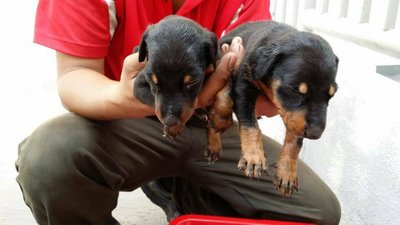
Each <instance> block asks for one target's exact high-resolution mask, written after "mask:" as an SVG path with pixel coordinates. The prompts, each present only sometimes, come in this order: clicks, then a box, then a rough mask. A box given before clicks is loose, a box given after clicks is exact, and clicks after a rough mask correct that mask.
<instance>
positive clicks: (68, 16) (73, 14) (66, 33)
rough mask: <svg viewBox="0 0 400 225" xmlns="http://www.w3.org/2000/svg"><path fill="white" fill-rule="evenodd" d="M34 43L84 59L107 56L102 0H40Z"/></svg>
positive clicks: (107, 34)
mask: <svg viewBox="0 0 400 225" xmlns="http://www.w3.org/2000/svg"><path fill="white" fill-rule="evenodd" d="M34 42H35V43H38V44H41V45H44V46H46V47H49V48H52V49H54V50H57V51H60V52H63V53H66V54H70V55H74V56H79V57H87V58H102V57H104V56H106V54H107V49H108V46H109V42H110V16H109V13H108V5H107V3H106V1H105V0H79V1H77V0H40V1H39V3H38V6H37V11H36V20H35V32H34Z"/></svg>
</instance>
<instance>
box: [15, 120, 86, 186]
mask: <svg viewBox="0 0 400 225" xmlns="http://www.w3.org/2000/svg"><path fill="white" fill-rule="evenodd" d="M75 120H76V119H71V118H69V117H61V118H56V119H54V120H51V121H49V122H47V123H45V124H43V125H42V126H40V127H39V128H37V129H36V130H35V131H34V132H33V133H32V134H31V135H30V136H29V137H28V138H27V139H25V140H24V141H23V142H22V143H21V144H20V146H19V156H18V159H17V162H16V167H17V170H18V172H19V176H18V180H19V182H20V183H29V184H30V185H29V186H30V187H32V188H34V185H33V183H34V182H30V181H32V180H36V181H38V182H35V183H39V181H40V183H41V184H42V185H46V184H45V183H46V182H49V184H48V185H50V183H51V185H57V183H58V182H54V181H55V180H54V179H63V175H64V174H65V171H66V170H73V168H71V167H73V166H74V163H73V162H74V161H75V160H73V159H74V158H77V155H79V154H82V153H81V151H82V150H83V149H87V148H85V147H83V146H85V145H86V146H88V141H85V137H84V135H83V133H84V131H83V130H82V128H83V126H82V125H79V123H80V122H79V121H75ZM85 142H86V143H85ZM25 180H27V181H29V182H25ZM37 188H41V187H40V186H39V187H37Z"/></svg>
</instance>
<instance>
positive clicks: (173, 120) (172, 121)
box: [164, 115, 179, 127]
mask: <svg viewBox="0 0 400 225" xmlns="http://www.w3.org/2000/svg"><path fill="white" fill-rule="evenodd" d="M164 124H165V125H167V126H169V127H173V126H176V125H178V124H179V118H177V117H175V116H172V115H168V116H167V117H165V118H164Z"/></svg>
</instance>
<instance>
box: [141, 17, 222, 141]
mask: <svg viewBox="0 0 400 225" xmlns="http://www.w3.org/2000/svg"><path fill="white" fill-rule="evenodd" d="M217 48H218V43H217V38H216V37H215V35H214V34H213V33H211V32H209V31H207V30H206V29H204V28H202V27H200V25H198V24H197V23H195V22H194V21H192V20H189V19H186V18H183V17H179V16H169V17H166V18H165V19H163V20H161V21H160V22H159V23H157V24H155V25H151V26H149V27H148V29H147V30H146V31H145V33H144V34H143V35H142V40H141V43H140V47H139V61H144V60H145V59H147V64H146V67H145V68H144V70H143V71H141V72H140V74H139V75H138V77H137V79H136V81H135V86H134V95H135V96H136V97H137V98H138V99H139V100H140V101H142V102H143V103H145V104H148V105H151V106H155V107H156V112H157V111H158V114H157V113H156V114H157V116H158V118H159V119H160V121H161V122H163V123H164V124H166V123H168V124H167V126H169V127H173V126H175V125H177V124H180V123H185V122H186V118H182V117H184V116H185V113H190V112H188V111H187V110H188V108H190V110H192V109H193V107H194V106H195V105H194V103H195V100H196V97H197V95H198V93H199V92H200V90H201V87H202V85H203V82H204V79H205V71H206V69H207V67H208V66H210V65H213V66H214V67H215V63H216V57H217ZM153 75H154V76H156V78H157V82H156V83H155V82H154V81H153V80H152V78H151V77H152V76H153ZM187 75H189V76H190V77H191V80H190V82H189V83H185V82H184V79H185V77H186V76H187ZM157 102H158V103H159V105H157V104H156V103H157ZM180 125H182V124H180ZM167 135H168V134H167ZM175 135H176V134H174V135H172V136H175Z"/></svg>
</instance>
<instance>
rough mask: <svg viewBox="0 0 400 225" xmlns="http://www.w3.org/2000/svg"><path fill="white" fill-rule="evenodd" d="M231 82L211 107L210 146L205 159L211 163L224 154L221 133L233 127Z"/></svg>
mask: <svg viewBox="0 0 400 225" xmlns="http://www.w3.org/2000/svg"><path fill="white" fill-rule="evenodd" d="M230 90H231V82H229V83H228V84H227V85H226V86H225V87H224V88H223V89H222V90H221V91H219V92H218V94H217V96H216V99H215V102H214V104H213V105H212V106H211V107H209V109H208V111H209V121H208V127H207V136H208V145H207V150H206V151H205V152H204V157H205V158H206V159H207V161H209V162H210V163H213V162H215V161H216V160H218V159H219V158H220V156H221V153H222V146H221V138H220V132H224V131H225V130H226V129H228V128H229V127H231V126H232V123H233V122H232V121H233V119H232V112H233V100H232V98H231V97H230Z"/></svg>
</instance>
